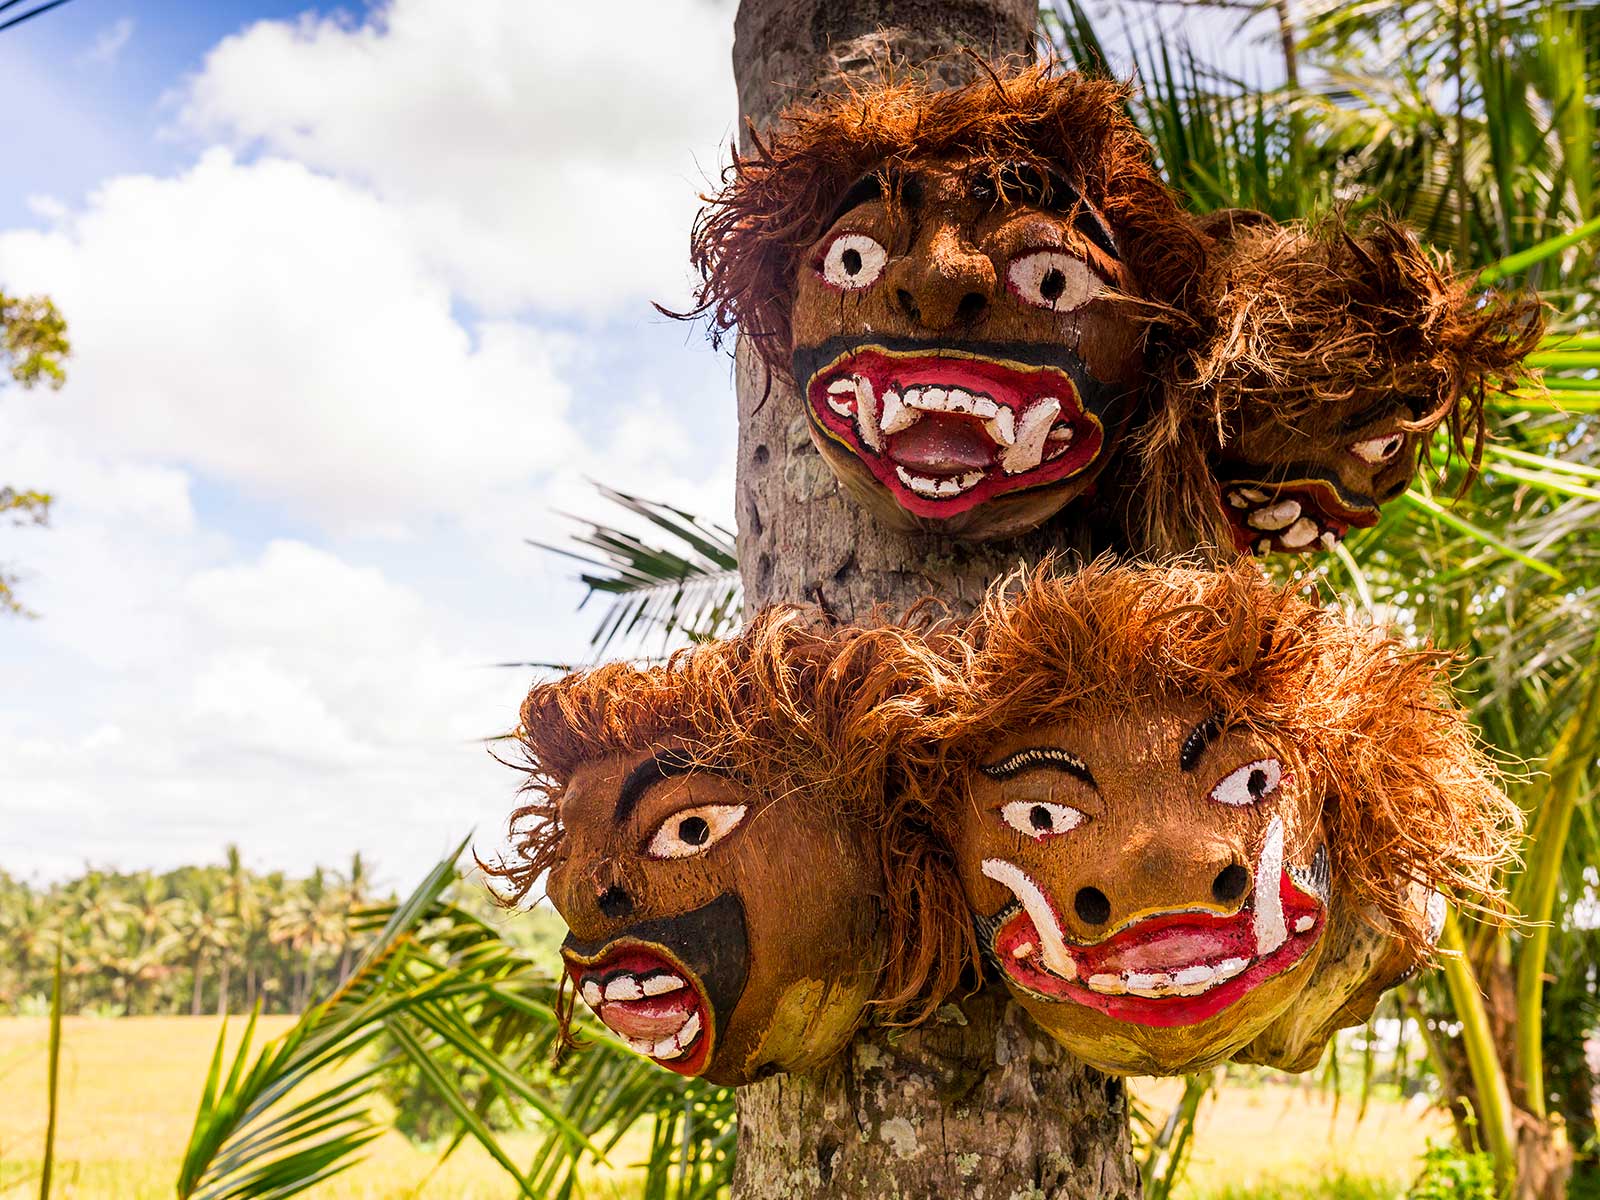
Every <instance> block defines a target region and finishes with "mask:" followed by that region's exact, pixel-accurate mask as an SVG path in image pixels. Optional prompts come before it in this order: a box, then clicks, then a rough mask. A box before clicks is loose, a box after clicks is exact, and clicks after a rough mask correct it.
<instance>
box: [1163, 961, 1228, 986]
mask: <svg viewBox="0 0 1600 1200" xmlns="http://www.w3.org/2000/svg"><path fill="white" fill-rule="evenodd" d="M1216 974H1217V973H1216V970H1215V969H1214V968H1212V967H1208V966H1206V965H1205V964H1204V963H1199V964H1197V965H1195V966H1192V967H1184V968H1183V970H1181V971H1174V972H1173V973H1172V982H1173V983H1175V984H1177V985H1178V986H1179V987H1188V986H1189V985H1190V984H1195V983H1210V982H1211V981H1212V980H1213V979H1215V978H1216Z"/></svg>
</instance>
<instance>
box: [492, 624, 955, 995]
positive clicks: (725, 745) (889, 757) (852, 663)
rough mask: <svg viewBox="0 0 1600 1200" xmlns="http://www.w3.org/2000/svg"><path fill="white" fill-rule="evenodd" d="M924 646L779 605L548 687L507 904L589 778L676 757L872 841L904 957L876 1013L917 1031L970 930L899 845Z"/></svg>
mask: <svg viewBox="0 0 1600 1200" xmlns="http://www.w3.org/2000/svg"><path fill="white" fill-rule="evenodd" d="M914 642H915V634H913V633H911V632H910V631H908V630H902V629H898V628H895V627H893V626H881V627H877V628H871V629H829V628H827V627H825V626H824V625H823V624H822V622H821V621H820V619H819V615H818V614H817V613H816V612H815V610H809V609H802V608H798V607H794V606H783V605H780V606H774V607H771V608H768V609H765V610H763V611H762V612H761V613H760V614H759V615H757V617H756V618H755V619H754V620H753V621H751V623H750V624H749V625H748V626H747V627H746V628H745V629H744V631H743V632H742V633H740V634H739V635H738V636H736V637H733V638H729V639H726V640H722V641H710V642H705V643H701V644H699V645H697V646H695V647H693V648H691V649H686V650H682V651H679V652H678V653H677V654H674V655H673V656H672V657H671V658H670V659H669V660H668V661H667V662H666V663H664V664H661V665H657V666H652V667H638V666H633V665H630V664H626V663H614V664H610V665H607V666H602V667H599V668H596V669H594V670H590V671H580V672H577V673H575V674H572V675H568V676H566V677H565V678H562V679H558V680H555V681H552V682H549V683H541V684H538V685H536V686H535V687H534V688H533V689H532V690H531V691H530V692H529V693H528V697H527V699H526V701H524V703H523V705H522V714H521V721H520V723H519V725H518V727H517V731H516V739H517V742H518V743H519V745H520V746H521V749H522V751H523V755H524V760H525V761H524V763H523V764H522V769H523V770H524V771H525V772H526V773H527V780H526V782H525V783H524V785H523V792H524V793H525V795H526V797H527V802H526V803H525V804H523V805H522V806H521V807H520V808H518V809H517V810H516V811H515V812H514V813H513V814H512V815H511V820H510V829H511V838H512V843H513V847H514V849H513V854H512V857H511V858H510V859H509V860H508V861H504V862H498V863H493V864H481V865H482V866H483V869H484V870H485V871H486V872H487V873H488V874H489V875H491V876H492V877H495V878H496V879H497V880H499V881H500V885H499V886H498V887H497V891H498V892H499V893H500V898H501V899H502V901H503V902H506V903H516V902H518V901H520V900H522V899H523V898H525V897H526V896H527V895H528V894H529V893H530V892H531V891H532V890H533V888H534V887H535V886H536V885H537V884H538V881H539V880H540V878H541V877H542V876H543V875H544V874H545V872H547V871H548V870H549V869H550V867H551V866H552V865H553V864H554V863H555V861H556V859H557V857H558V856H559V854H560V852H561V849H562V845H563V841H564V839H565V836H566V834H565V830H564V829H563V827H562V824H561V799H562V794H563V792H564V791H565V789H566V787H567V785H568V784H569V783H570V782H571V779H572V776H573V774H574V772H575V771H576V770H577V769H578V768H579V767H580V766H582V765H583V764H585V763H589V762H593V761H595V760H597V759H599V758H603V757H606V756H609V755H617V754H630V753H641V752H645V751H649V750H653V749H659V748H661V747H662V746H663V745H673V746H676V747H679V748H681V749H682V751H683V752H684V753H687V754H689V755H690V756H692V757H693V758H694V759H696V760H698V761H701V762H704V763H706V764H707V765H708V766H714V767H717V768H719V769H721V770H725V771H728V772H730V773H732V774H733V775H734V776H735V777H736V778H738V779H739V780H740V781H741V782H743V783H744V784H746V785H748V786H750V787H752V788H753V789H755V790H756V791H757V792H758V793H760V794H763V795H766V796H780V795H799V796H801V797H803V798H804V800H805V802H806V803H809V804H814V805H828V806H830V807H832V808H833V810H834V811H835V812H837V814H838V816H839V819H840V820H841V821H842V822H847V823H849V824H852V825H857V826H859V827H860V828H861V829H862V830H863V831H864V833H863V836H866V837H870V838H872V839H873V842H874V847H875V849H876V851H877V855H876V856H877V857H878V858H879V860H880V862H881V865H882V868H883V877H884V879H883V889H884V891H883V896H882V903H883V915H884V922H885V928H884V933H885V945H886V946H888V947H892V948H895V951H896V952H895V953H893V954H891V955H890V956H889V960H888V961H887V962H886V963H885V964H884V967H883V971H882V973H881V975H880V978H879V982H878V987H877V989H876V992H875V995H874V1003H875V1004H877V1005H878V1006H879V1008H880V1010H882V1012H883V1015H884V1016H885V1018H886V1019H890V1020H908V1021H909V1020H920V1019H921V1018H923V1017H925V1016H926V1015H928V1013H930V1012H931V1011H932V1010H933V1008H934V1007H935V1006H936V1005H937V1003H938V1001H939V1000H940V999H942V997H943V996H944V995H946V994H948V993H949V991H950V990H951V989H952V988H953V987H954V985H955V979H956V977H958V976H959V974H960V971H961V967H962V963H963V955H964V954H966V953H967V951H968V947H967V941H968V940H969V935H968V925H969V920H968V916H967V911H966V905H965V902H964V901H963V899H962V897H961V893H960V890H959V888H958V887H955V886H954V885H953V883H946V884H945V885H944V887H943V888H941V887H940V886H939V885H938V884H937V883H936V884H935V885H933V886H929V887H924V886H923V885H922V882H921V880H922V876H923V874H924V872H923V870H922V863H923V860H924V857H925V856H926V855H927V854H928V853H929V850H928V848H927V845H926V842H925V841H923V840H920V839H916V838H906V837H894V836H890V832H891V831H890V830H889V811H888V803H887V801H886V798H885V797H886V792H887V790H888V789H889V788H891V787H893V786H894V778H893V761H894V758H895V755H896V752H897V751H898V749H899V748H900V746H901V745H902V744H903V743H904V742H905V741H906V739H907V738H909V737H911V736H913V735H914V734H915V733H916V732H918V731H919V730H920V729H921V727H922V725H923V724H924V719H923V713H922V710H921V709H920V707H919V702H918V701H917V700H916V699H914V698H910V697H907V696H906V695H905V694H904V693H905V692H906V690H907V689H906V687H905V684H904V682H903V675H902V673H901V672H900V671H899V670H897V666H896V664H897V663H899V662H901V661H904V660H906V659H907V658H909V657H914V656H915V653H916V652H915V651H914V650H911V651H908V649H907V647H908V646H909V645H912V644H913V643H914Z"/></svg>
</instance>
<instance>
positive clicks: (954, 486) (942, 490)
mask: <svg viewBox="0 0 1600 1200" xmlns="http://www.w3.org/2000/svg"><path fill="white" fill-rule="evenodd" d="M960 494H961V484H960V483H958V482H957V481H956V480H954V479H941V480H939V495H941V496H959V495H960Z"/></svg>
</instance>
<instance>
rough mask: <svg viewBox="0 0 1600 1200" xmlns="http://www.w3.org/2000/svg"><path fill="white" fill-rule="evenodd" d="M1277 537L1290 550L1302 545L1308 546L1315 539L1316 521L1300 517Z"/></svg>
mask: <svg viewBox="0 0 1600 1200" xmlns="http://www.w3.org/2000/svg"><path fill="white" fill-rule="evenodd" d="M1278 538H1279V539H1280V540H1281V541H1282V542H1283V544H1284V545H1285V546H1288V547H1289V548H1290V549H1291V550H1298V549H1300V547H1302V546H1309V545H1310V544H1311V543H1312V542H1314V541H1316V540H1317V523H1316V522H1315V521H1313V520H1312V519H1311V518H1310V517H1301V518H1300V519H1299V520H1298V521H1296V522H1295V523H1294V524H1293V525H1291V526H1289V528H1287V529H1285V530H1284V531H1283V532H1282V533H1280V534H1279V535H1278Z"/></svg>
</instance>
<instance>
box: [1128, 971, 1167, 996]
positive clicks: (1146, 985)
mask: <svg viewBox="0 0 1600 1200" xmlns="http://www.w3.org/2000/svg"><path fill="white" fill-rule="evenodd" d="M1123 980H1124V981H1125V982H1126V983H1127V985H1128V990H1129V991H1130V992H1133V993H1135V994H1136V995H1140V996H1165V995H1167V994H1168V993H1170V992H1171V991H1172V976H1171V975H1168V974H1167V973H1166V972H1165V971H1129V972H1128V973H1127V974H1126V975H1124V976H1123Z"/></svg>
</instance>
